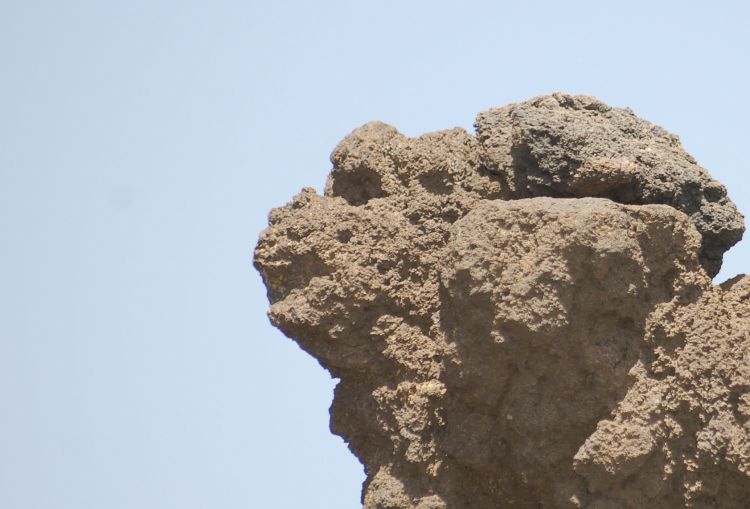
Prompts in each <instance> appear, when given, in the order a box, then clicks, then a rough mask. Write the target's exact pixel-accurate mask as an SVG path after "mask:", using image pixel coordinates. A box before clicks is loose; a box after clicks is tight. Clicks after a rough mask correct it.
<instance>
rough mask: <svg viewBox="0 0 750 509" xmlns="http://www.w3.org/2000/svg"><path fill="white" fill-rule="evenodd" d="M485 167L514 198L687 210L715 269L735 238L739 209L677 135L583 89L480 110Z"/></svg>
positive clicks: (740, 226)
mask: <svg viewBox="0 0 750 509" xmlns="http://www.w3.org/2000/svg"><path fill="white" fill-rule="evenodd" d="M476 127H477V137H478V138H479V140H480V141H481V143H482V147H483V148H484V149H485V151H484V154H485V159H484V162H485V163H486V166H487V168H488V169H489V170H490V171H492V172H495V173H497V174H499V175H502V177H503V179H504V180H505V182H506V183H507V184H508V186H509V187H510V189H511V194H512V196H513V197H514V198H527V197H531V196H554V197H576V198H581V197H584V196H598V197H602V198H609V199H611V200H614V201H616V202H620V203H627V204H639V205H640V204H652V203H664V204H667V205H671V206H672V207H674V208H676V209H677V210H679V211H681V212H684V213H685V214H687V215H688V216H690V220H691V221H692V222H693V224H694V225H695V227H696V228H697V229H698V231H699V232H700V233H701V235H702V236H703V246H702V248H701V252H700V256H701V261H702V262H703V265H704V268H705V269H706V272H708V274H709V275H710V276H712V277H713V276H715V275H716V274H718V273H719V269H720V268H721V258H722V255H723V254H724V252H725V251H726V250H727V249H729V248H730V247H732V246H733V245H735V244H736V243H737V242H739V240H740V239H741V238H742V233H743V232H744V230H745V227H744V221H743V218H742V215H741V214H740V213H739V212H738V211H737V208H736V207H735V206H734V204H733V203H732V202H731V201H730V200H729V198H727V191H726V189H725V188H724V186H723V185H721V184H720V183H719V182H717V181H715V180H713V179H712V178H711V176H710V175H709V174H708V172H707V171H706V170H705V169H704V168H702V167H700V166H698V164H697V163H696V162H695V159H693V157H691V156H690V154H688V153H687V152H685V150H684V149H683V148H682V144H681V143H680V139H679V137H677V136H676V135H674V134H671V133H668V132H667V131H665V130H664V129H662V128H661V127H658V126H655V125H654V124H652V123H650V122H647V121H646V120H643V119H640V118H638V117H636V116H635V115H634V114H633V112H632V111H630V110H629V109H626V110H622V109H619V108H612V107H610V106H607V105H606V104H604V103H602V102H600V101H597V100H596V99H595V98H593V97H588V96H570V95H567V94H554V95H552V96H542V97H538V98H536V99H532V100H531V101H528V102H525V103H521V104H511V105H508V106H505V107H503V108H493V109H490V110H489V111H483V112H482V113H480V114H479V116H478V117H477V121H476Z"/></svg>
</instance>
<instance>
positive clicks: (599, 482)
mask: <svg viewBox="0 0 750 509" xmlns="http://www.w3.org/2000/svg"><path fill="white" fill-rule="evenodd" d="M476 128H477V135H476V136H473V135H471V134H468V133H467V132H466V131H464V130H463V129H460V128H456V129H453V130H450V131H441V132H436V133H428V134H425V135H423V136H421V137H419V138H407V137H405V136H403V135H402V134H400V133H399V132H398V131H397V130H396V129H395V128H393V127H391V126H388V125H386V124H383V123H380V122H372V123H369V124H367V125H365V126H363V127H361V128H359V129H356V130H355V131H354V132H352V133H351V134H350V135H349V136H347V137H346V138H345V139H344V140H343V141H342V142H341V143H340V144H339V146H338V147H336V149H335V150H334V151H333V154H332V155H331V161H332V163H333V170H332V171H331V174H330V176H329V179H328V182H327V185H326V189H325V193H324V196H320V195H318V194H317V193H316V192H315V191H314V190H312V189H309V188H306V189H303V190H302V192H301V193H300V194H298V195H297V196H295V197H294V200H293V201H292V202H291V203H289V204H287V205H286V206H284V207H280V208H277V209H274V210H273V211H272V212H271V213H270V216H269V222H270V225H269V227H268V228H267V229H266V230H265V231H264V232H263V233H262V234H261V237H260V241H259V243H258V246H257V248H256V252H255V266H256V267H257V269H258V270H259V271H260V273H261V274H262V277H263V280H264V282H265V284H266V287H267V289H268V297H269V300H270V302H271V309H270V312H269V316H270V319H271V321H272V322H273V324H274V325H276V326H277V327H279V328H280V329H281V330H282V331H283V332H284V333H285V334H286V335H287V336H289V337H290V338H292V339H294V340H295V341H296V342H297V343H299V345H300V346H301V347H302V348H303V349H305V350H306V351H307V352H309V353H310V354H311V355H313V356H314V357H315V358H316V359H318V360H319V361H320V363H321V364H322V365H323V366H324V367H325V368H326V369H327V370H328V371H330V373H331V374H332V375H333V376H335V377H337V378H340V380H341V381H340V383H339V384H338V386H337V388H336V391H335V396H334V401H333V405H332V407H331V430H332V432H334V433H336V434H338V435H340V436H341V437H343V438H344V440H346V442H347V443H348V444H349V447H350V449H351V450H352V452H353V453H354V454H355V455H356V456H357V457H358V458H359V459H360V460H361V462H362V463H363V465H364V467H365V471H366V473H367V480H366V482H365V485H364V488H363V496H362V502H363V504H364V507H365V509H407V508H408V509H459V508H461V509H462V508H477V509H490V508H492V509H495V508H506V507H507V508H589V509H626V508H627V509H630V508H639V509H640V508H643V507H653V508H681V507H691V508H706V509H707V508H716V507H721V508H732V509H734V508H737V509H740V508H743V509H744V508H747V507H750V472H749V471H748V470H749V469H750V423H748V421H750V277H746V276H738V277H736V278H734V279H732V280H730V281H727V282H726V283H724V284H722V285H721V286H715V285H714V284H713V283H712V280H711V277H713V276H714V275H716V273H718V271H719V268H720V266H721V259H722V255H723V253H724V252H725V251H726V250H727V249H729V248H730V247H731V246H732V245H734V244H735V243H736V242H738V241H739V240H740V239H741V237H742V234H743V232H744V221H743V216H742V215H741V214H740V213H739V212H738V211H737V209H736V207H735V206H734V204H733V203H732V202H731V201H730V200H729V199H728V197H727V193H726V190H725V188H724V187H723V186H722V185H721V184H720V183H718V182H716V181H715V180H713V179H712V178H711V176H710V175H709V174H708V172H707V171H706V170H705V169H704V168H702V167H700V166H698V165H697V164H696V162H695V160H694V159H693V158H692V157H691V156H690V155H689V154H687V153H686V152H685V151H684V149H683V148H682V146H681V144H680V141H679V139H678V137H677V136H675V135H673V134H670V133H668V132H666V131H665V130H664V129H662V128H660V127H657V126H655V125H653V124H651V123H649V122H647V121H645V120H642V119H640V118H638V117H636V116H635V115H634V114H633V112H632V111H630V110H629V109H626V110H622V109H617V108H611V107H609V106H607V105H605V104H603V103H601V102H599V101H597V100H596V99H594V98H592V97H587V96H570V95H566V94H554V95H552V96H543V97H538V98H535V99H532V100H531V101H528V102H526V103H521V104H512V105H509V106H505V107H503V108H499V109H491V110H489V111H486V112H482V113H480V114H479V116H478V117H477V121H476Z"/></svg>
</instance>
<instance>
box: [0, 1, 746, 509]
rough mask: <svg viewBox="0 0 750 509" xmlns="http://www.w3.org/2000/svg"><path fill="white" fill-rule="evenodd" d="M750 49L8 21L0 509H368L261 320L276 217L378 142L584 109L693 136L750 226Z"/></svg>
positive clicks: (658, 39) (328, 24) (25, 11)
mask: <svg viewBox="0 0 750 509" xmlns="http://www.w3.org/2000/svg"><path fill="white" fill-rule="evenodd" d="M748 26H750V4H748V3H747V2H743V1H739V0H737V1H733V2H727V1H723V2H722V1H716V2H710V3H709V2H695V1H679V2H678V1H662V2H658V1H649V2H643V1H628V2H603V1H601V0H599V1H590V2H582V1H569V2H551V1H549V2H543V1H525V2H501V1H497V2H462V3H459V2H441V1H431V2H408V1H403V2H392V1H378V2H367V1H361V2H343V1H341V2H330V1H329V2H325V1H324V2H301V1H300V2H268V3H260V2H253V1H250V2H229V1H226V2H224V1H214V2H190V1H182V2H166V1H154V0H152V1H149V2H143V1H129V2H114V1H109V2H78V1H65V2H38V1H33V0H25V1H14V0H3V1H2V2H0V238H1V239H2V241H1V242H0V507H3V508H8V509H27V508H28V509H31V508H40V509H58V508H60V509H109V508H113V509H114V508H117V509H120V508H138V509H143V508H175V509H177V508H179V509H191V508H207V507H211V508H282V509H292V508H294V509H298V508H309V509H323V508H325V509H345V508H356V507H359V492H360V483H361V482H362V480H363V479H364V476H363V473H362V469H361V467H360V465H359V463H358V461H357V460H356V459H355V458H354V457H353V456H352V455H351V454H350V453H349V452H348V451H347V450H346V447H345V445H344V444H343V442H342V441H341V439H339V438H338V437H334V436H332V435H330V434H329V432H328V406H329V404H330V400H331V396H332V389H333V387H334V384H335V381H334V380H331V379H330V378H329V376H328V375H327V374H326V373H325V371H324V370H323V369H322V368H320V366H319V365H318V364H317V362H315V360H314V359H312V358H311V357H309V356H308V355H307V354H305V353H303V352H302V351H301V350H300V349H299V348H298V347H296V345H295V344H294V343H293V342H292V341H290V340H288V339H286V338H284V337H283V335H282V334H281V333H280V332H278V331H277V330H275V329H273V328H272V327H271V326H270V325H269V323H268V320H267V319H266V316H265V311H266V309H267V301H266V296H265V290H264V288H263V287H262V284H261V281H260V278H259V276H258V275H257V274H256V272H255V270H254V269H253V268H252V263H251V262H252V251H253V248H254V246H255V243H256V241H257V238H258V234H259V232H260V230H261V229H263V228H264V227H265V225H266V217H267V213H268V212H269V210H270V209H271V208H272V207H276V206H280V205H283V204H284V203H286V202H287V201H289V200H290V199H291V198H292V196H293V195H294V194H296V193H297V192H299V190H300V189H301V188H302V187H305V186H311V187H314V188H316V189H318V190H319V191H322V188H323V184H324V182H325V177H326V175H327V173H328V171H329V169H330V163H329V161H328V156H329V154H330V152H331V150H332V149H333V148H334V146H335V145H336V144H337V143H338V141H339V140H341V138H343V137H344V136H345V135H346V134H347V133H349V132H350V131H351V130H353V129H354V128H356V127H358V126H360V125H362V124H364V123H365V122H368V121H370V120H382V121H384V122H388V123H390V124H393V125H395V126H396V127H398V128H399V129H400V130H401V131H402V132H403V133H405V134H407V135H411V136H416V135H419V134H421V133H423V132H427V131H434V130H439V129H447V128H452V127H454V126H462V127H464V128H466V129H467V130H472V131H473V129H472V123H473V121H474V117H475V115H476V113H477V112H479V111H480V110H484V109H487V108H489V107H491V106H502V105H505V104H507V103H510V102H518V101H523V100H526V99H529V98H531V97H533V96H536V95H539V94H544V93H551V92H555V91H564V92H569V93H584V94H591V95H595V96H597V97H598V98H600V99H601V100H603V101H605V102H607V103H609V104H611V105H613V106H619V107H625V106H630V107H632V108H633V109H634V111H635V112H636V114H638V115H640V116H642V117H644V118H646V119H648V120H650V121H652V122H654V123H656V124H659V125H661V126H663V127H665V128H667V129H668V130H670V131H672V132H675V133H676V134H678V135H679V136H680V137H681V138H682V141H683V144H684V146H685V147H686V148H687V150H688V151H689V152H690V153H691V154H693V155H694V156H695V157H696V158H697V159H698V162H699V163H700V164H702V165H703V166H705V167H706V168H708V169H709V171H710V172H711V173H712V175H713V176H714V177H715V178H717V179H718V180H720V181H721V182H723V183H724V184H726V186H727V187H728V189H729V194H730V197H731V198H732V199H733V200H734V201H735V203H737V205H738V206H739V208H740V210H741V211H742V212H744V213H745V214H750V173H748V170H747V165H748V161H747V145H748V142H747V138H748V136H750V128H749V127H748V121H747V119H748V118H750V100H748V90H749V89H750V87H749V85H750V30H748ZM748 246H750V241H748V240H746V241H744V242H742V243H741V244H739V245H738V246H736V247H735V248H734V249H732V251H730V252H729V253H728V254H727V256H726V257H725V268H724V270H723V271H722V273H721V274H720V275H719V277H718V278H717V280H719V281H723V280H724V279H727V278H729V277H731V276H733V275H735V274H737V273H740V272H747V271H750V247H748Z"/></svg>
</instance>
